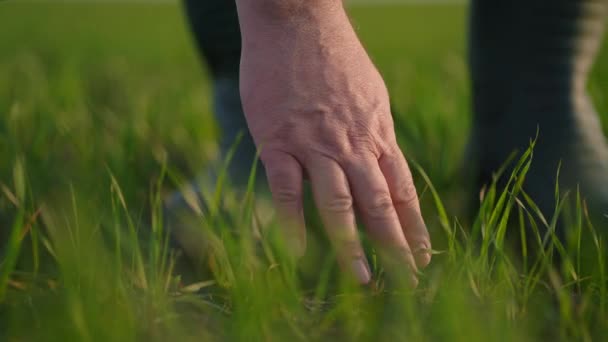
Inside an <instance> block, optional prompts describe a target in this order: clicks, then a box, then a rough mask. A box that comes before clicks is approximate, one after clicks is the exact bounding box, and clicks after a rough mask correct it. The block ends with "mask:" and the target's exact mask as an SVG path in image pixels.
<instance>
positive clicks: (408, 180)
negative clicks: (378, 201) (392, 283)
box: [378, 149, 431, 268]
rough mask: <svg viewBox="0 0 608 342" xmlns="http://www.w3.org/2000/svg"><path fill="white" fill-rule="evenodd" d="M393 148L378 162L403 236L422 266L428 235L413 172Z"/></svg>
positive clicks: (427, 255)
mask: <svg viewBox="0 0 608 342" xmlns="http://www.w3.org/2000/svg"><path fill="white" fill-rule="evenodd" d="M395 150H396V152H395V153H393V154H385V155H384V156H382V157H381V158H380V160H379V161H378V162H379V165H380V169H381V170H382V173H383V175H384V178H385V179H386V182H387V184H388V188H389V190H390V193H391V198H392V200H393V205H394V207H395V210H396V211H397V215H398V216H399V221H400V222H401V227H402V229H403V233H404V235H405V238H406V240H407V242H408V243H409V245H410V246H411V248H412V251H413V252H414V256H415V259H416V263H417V264H418V267H421V268H422V267H425V266H427V265H428V264H429V263H430V261H431V253H430V250H431V239H430V237H429V233H428V231H427V229H426V225H425V224H424V220H423V218H422V215H421V214H420V204H419V202H418V195H417V194H416V187H415V186H414V181H413V180H412V173H411V172H410V169H409V167H408V165H407V162H406V160H405V157H404V156H403V153H401V151H399V150H398V149H395Z"/></svg>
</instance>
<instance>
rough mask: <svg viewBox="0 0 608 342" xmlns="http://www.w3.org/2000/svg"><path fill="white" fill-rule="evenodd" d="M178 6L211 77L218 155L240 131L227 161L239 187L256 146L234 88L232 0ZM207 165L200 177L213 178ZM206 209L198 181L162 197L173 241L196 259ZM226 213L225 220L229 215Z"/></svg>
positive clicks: (236, 48)
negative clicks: (219, 137)
mask: <svg viewBox="0 0 608 342" xmlns="http://www.w3.org/2000/svg"><path fill="white" fill-rule="evenodd" d="M184 8H185V14H186V18H187V19H188V22H189V24H190V27H191V30H192V33H193V37H194V40H195V42H196V45H197V47H198V48H199V51H200V52H201V54H202V57H203V58H204V59H205V61H206V64H207V66H208V71H209V75H210V77H211V82H212V88H213V111H214V115H215V118H216V120H217V122H218V125H219V128H220V130H221V134H222V136H221V139H220V156H221V157H222V159H225V158H226V157H227V156H228V154H229V151H230V150H231V149H232V148H233V146H235V143H236V141H237V137H238V136H239V135H240V134H243V136H242V139H241V140H240V143H238V145H236V150H235V153H234V155H233V157H232V159H231V162H230V165H229V167H228V175H229V178H230V181H231V183H232V184H233V185H235V186H236V187H237V189H241V190H242V189H244V188H245V186H246V184H247V182H248V178H249V174H250V171H251V168H252V166H253V162H254V159H255V155H256V148H255V145H254V143H253V139H252V137H251V135H250V134H249V131H248V129H247V123H246V121H245V117H244V115H243V110H242V108H241V99H240V94H239V64H240V55H241V34H240V29H239V22H238V17H237V11H236V4H235V2H234V0H184ZM210 171H211V172H209V174H207V175H205V178H215V172H214V170H210ZM257 175H258V180H262V179H265V177H264V174H263V172H262V168H261V167H258V170H257ZM260 183H261V182H260ZM205 185H207V184H205ZM210 185H211V187H213V185H214V184H210ZM209 190H210V191H211V192H212V191H213V189H209ZM207 211H208V208H207V206H206V203H205V200H204V198H203V196H202V194H201V192H200V187H199V184H193V185H192V186H189V187H187V188H185V189H182V190H181V191H178V192H175V193H173V194H172V195H171V196H169V198H168V199H167V200H166V202H165V219H166V226H167V228H168V229H169V231H170V232H171V236H172V238H173V239H174V240H173V244H174V245H175V246H176V247H178V246H179V247H181V248H182V249H183V250H184V251H185V252H186V254H187V256H188V257H189V259H190V260H191V261H194V262H196V263H199V262H202V260H204V259H205V256H206V253H207V248H206V240H205V239H204V237H203V236H202V235H201V234H200V232H201V230H200V225H201V224H200V222H201V216H202V217H204V216H206V215H207V214H208V213H207ZM226 216H227V217H226V220H230V217H228V215H226ZM228 222H231V221H228Z"/></svg>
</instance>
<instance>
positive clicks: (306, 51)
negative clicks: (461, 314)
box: [238, 1, 431, 286]
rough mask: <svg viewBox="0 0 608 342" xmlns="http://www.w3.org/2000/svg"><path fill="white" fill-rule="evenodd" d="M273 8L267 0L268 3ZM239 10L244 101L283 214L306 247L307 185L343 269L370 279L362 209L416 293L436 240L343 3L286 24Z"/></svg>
mask: <svg viewBox="0 0 608 342" xmlns="http://www.w3.org/2000/svg"><path fill="white" fill-rule="evenodd" d="M266 2H269V1H266ZM247 3H251V2H247V1H242V2H240V3H238V5H239V15H240V19H241V30H242V33H243V54H242V61H241V96H242V100H243V107H244V111H245V115H246V117H247V122H248V125H249V128H250V130H251V134H252V135H253V137H254V140H255V142H256V145H257V146H258V147H259V148H260V149H261V160H262V163H263V164H264V167H265V168H266V172H267V176H268V181H269V185H270V189H271V192H272V194H273V198H274V201H275V204H276V206H277V210H278V211H279V214H280V215H281V216H282V217H283V218H284V219H287V220H289V222H290V223H291V224H289V225H288V226H289V227H291V228H290V229H294V230H293V231H289V232H287V233H286V235H287V236H289V237H296V240H297V241H298V242H299V244H298V245H299V246H300V247H299V251H300V253H303V250H304V248H305V247H304V246H305V236H306V234H305V223H304V217H303V208H302V180H303V178H305V177H306V178H308V179H309V180H310V182H311V184H312V189H313V193H314V198H315V203H316V205H317V207H318V210H319V212H320V214H321V217H322V220H323V223H324V226H325V228H326V230H327V234H328V236H329V237H330V239H331V241H332V243H333V245H334V247H335V248H336V251H337V255H338V260H339V263H340V265H341V266H342V267H343V268H344V269H345V270H347V271H349V272H352V274H353V275H354V276H355V277H356V279H357V280H358V281H359V282H361V283H364V284H365V283H368V282H369V281H370V280H371V274H370V271H369V267H368V263H367V261H366V260H365V255H364V253H363V250H362V247H361V243H360V241H359V238H358V234H357V227H356V222H355V211H357V213H359V214H360V215H359V217H360V218H361V219H362V221H363V223H364V225H365V227H366V230H367V232H368V234H369V236H370V237H371V238H372V239H373V240H374V241H375V242H376V243H377V244H378V247H379V249H380V250H381V252H383V253H382V254H384V255H385V256H387V257H388V258H391V260H393V261H395V260H396V261H398V262H399V264H398V265H400V266H401V267H402V266H406V267H407V268H408V269H409V271H410V273H408V274H409V279H410V280H411V282H412V283H413V286H415V284H416V283H417V279H416V277H415V273H416V271H417V269H418V268H419V267H425V266H426V265H427V264H428V263H429V262H430V254H429V251H430V248H431V244H430V238H429V235H428V232H427V229H426V226H425V224H424V221H423V219H422V216H421V214H420V207H419V202H418V197H417V194H416V189H415V187H414V184H413V181H412V176H411V173H410V170H409V168H408V165H407V162H406V160H405V158H404V156H403V154H402V153H401V151H400V149H399V147H398V145H397V141H396V137H395V131H394V127H393V121H392V118H391V112H390V105H389V97H388V92H387V89H386V86H385V84H384V81H383V80H382V77H381V76H380V74H379V73H378V71H377V69H376V68H375V67H374V65H373V64H372V62H371V60H370V58H369V57H368V55H367V53H366V52H365V50H364V48H363V47H362V46H361V44H360V42H359V40H358V38H357V37H356V34H355V32H354V30H353V29H352V26H351V25H350V23H349V20H348V18H347V16H346V13H345V11H344V9H343V8H342V5H341V2H336V5H335V6H330V8H323V9H322V10H315V9H314V8H312V7H311V8H306V7H307V6H306V4H302V5H301V6H300V7H299V8H298V10H297V12H296V13H291V14H290V15H287V16H286V18H284V19H285V20H282V19H277V17H274V18H272V19H268V18H265V19H261V18H260V16H259V15H257V16H256V14H252V12H254V11H252V10H251V8H250V6H248V5H247Z"/></svg>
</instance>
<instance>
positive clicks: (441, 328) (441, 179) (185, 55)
mask: <svg viewBox="0 0 608 342" xmlns="http://www.w3.org/2000/svg"><path fill="white" fill-rule="evenodd" d="M351 12H352V16H353V21H354V23H355V25H356V27H357V29H358V31H359V34H360V36H361V38H362V40H363V41H364V43H365V45H366V46H367V47H368V48H369V50H370V53H371V55H372V57H373V59H374V60H375V62H376V63H377V64H378V66H379V68H380V70H381V72H382V73H383V75H384V76H385V78H386V81H387V83H388V85H389V88H390V90H391V94H392V100H393V102H394V106H395V108H396V111H397V112H398V113H402V114H400V115H402V117H401V118H402V120H403V121H405V122H407V125H404V126H399V131H398V132H397V133H398V136H399V140H400V142H401V143H402V147H403V149H404V151H405V152H406V154H407V155H408V157H409V158H411V159H412V160H415V161H416V163H417V164H416V165H419V167H416V170H417V172H415V176H416V181H417V184H418V185H419V189H420V190H421V193H422V201H423V208H424V215H425V218H426V220H427V222H428V224H429V228H430V230H431V233H432V235H433V240H434V242H435V245H434V248H435V249H436V250H437V251H438V253H437V254H436V255H435V256H434V259H433V263H432V264H431V266H430V267H429V268H428V269H427V270H425V272H424V274H423V275H422V276H421V284H420V286H419V288H418V289H417V290H416V291H406V290H403V289H402V288H400V287H398V286H394V284H392V283H390V282H388V280H387V278H385V277H383V276H380V277H378V278H377V279H376V286H375V287H374V288H370V289H360V288H357V287H355V286H353V285H352V284H349V283H348V281H346V280H345V279H342V278H341V277H340V276H339V272H337V270H336V266H335V263H334V261H333V258H332V256H331V253H329V252H328V251H327V244H326V242H325V241H324V239H323V236H322V234H318V233H317V232H318V231H319V230H320V229H319V228H318V224H316V223H315V218H314V213H311V226H313V227H311V246H310V249H309V253H308V254H307V256H306V258H305V259H304V260H302V261H301V262H300V264H299V265H298V267H296V265H295V264H294V263H292V262H291V261H290V260H289V258H287V257H285V256H284V254H285V253H284V251H283V250H282V249H281V244H280V243H277V242H275V239H274V238H273V237H272V236H265V238H264V239H263V240H262V242H256V241H255V240H254V239H253V238H252V237H251V236H250V235H249V233H248V232H249V229H248V228H249V225H250V222H251V221H252V209H253V207H254V206H255V198H254V197H253V196H251V195H248V196H245V197H244V198H243V199H242V201H240V202H238V203H235V204H234V205H231V206H230V207H229V208H228V212H229V215H227V216H226V215H213V216H210V217H206V218H205V219H204V220H200V222H199V223H200V226H201V232H202V233H203V234H204V236H205V238H206V241H208V243H207V245H206V246H205V248H207V249H208V250H209V255H210V256H211V257H210V258H209V260H208V262H207V264H206V265H203V266H201V267H193V266H192V265H187V263H185V262H184V260H183V257H179V256H178V255H175V254H174V253H173V252H171V251H170V250H169V249H168V248H167V241H166V238H165V234H164V232H163V229H162V224H161V223H160V222H162V217H161V216H162V213H161V210H160V202H161V200H162V197H163V196H164V195H165V194H167V193H168V192H169V191H171V190H172V189H175V188H176V187H179V186H180V185H182V184H183V183H184V182H185V181H186V180H187V179H189V178H191V177H194V176H195V175H196V174H197V173H198V172H199V171H200V170H201V169H203V168H204V167H205V165H207V164H208V163H209V162H210V161H212V160H213V159H214V158H215V157H216V154H217V151H216V143H215V141H216V136H217V132H216V129H215V126H214V123H213V120H212V115H211V112H210V99H209V96H208V90H209V84H208V82H207V79H206V77H205V72H204V70H203V68H202V67H201V65H200V62H199V61H198V59H197V57H196V52H195V51H194V49H193V47H192V46H191V42H190V38H189V36H188V33H187V30H186V28H185V24H184V22H183V20H182V17H181V12H180V9H179V7H178V6H176V5H171V4H155V5H145V4H117V3H111V4H69V3H63V4H49V3H46V4H42V3H19V2H16V1H4V2H0V23H2V24H1V25H0V26H1V27H2V29H0V113H2V115H1V116H0V156H2V157H0V187H1V189H0V190H1V191H0V238H1V239H2V240H0V246H2V247H1V249H0V252H1V253H3V254H2V255H3V256H2V259H0V341H4V340H9V341H47V340H48V341H54V340H57V341H72V340H74V341H81V340H82V341H94V340H95V341H96V340H100V341H108V340H112V341H129V340H148V339H150V340H158V341H166V340H199V341H200V340H203V341H206V340H224V339H243V340H277V341H283V340H286V339H294V340H306V339H338V338H342V339H354V340H361V339H362V340H366V339H378V338H381V339H386V340H396V339H409V340H415V341H418V340H448V339H449V340H462V341H476V340H491V341H492V340H518V341H519V340H535V339H549V338H557V339H560V340H570V339H576V340H591V339H600V340H601V339H602V337H603V336H606V334H608V298H607V296H608V278H607V277H608V274H607V272H608V268H607V267H606V259H605V249H606V247H605V246H604V244H605V241H604V240H602V238H601V236H600V235H599V234H596V231H595V229H594V228H593V227H592V226H591V225H590V224H588V222H587V220H586V219H585V211H584V207H582V206H580V205H578V206H575V207H574V208H573V209H572V210H570V212H569V216H570V218H571V220H570V221H571V223H572V224H571V229H569V232H570V233H569V238H568V239H567V241H566V242H565V243H564V244H563V245H562V244H561V243H560V242H558V241H557V240H556V239H554V238H553V236H552V235H551V234H550V233H547V232H550V231H551V228H552V227H554V226H555V220H554V219H552V218H546V220H545V221H546V222H545V223H543V219H541V218H539V215H538V212H537V210H535V207H534V205H533V203H531V202H529V201H528V200H527V198H526V195H525V193H523V192H522V191H521V182H522V179H523V178H524V176H525V173H526V170H527V168H528V167H529V163H530V162H531V157H532V155H531V154H529V153H528V154H525V155H523V156H522V158H521V160H520V161H519V163H518V164H517V166H518V167H517V168H516V170H515V171H514V173H513V174H512V175H510V176H511V182H510V183H509V186H508V188H507V191H504V192H500V191H498V190H497V189H496V188H494V187H490V188H489V189H488V190H487V191H486V196H485V201H484V203H483V205H482V207H481V209H480V212H479V215H478V218H477V220H476V221H474V222H468V223H467V220H466V219H465V216H464V212H463V208H462V205H460V204H461V203H462V202H464V201H463V197H464V196H465V195H464V194H465V193H466V189H465V187H464V186H463V185H462V184H460V183H459V182H458V180H459V178H458V170H459V167H460V165H461V162H462V155H463V150H464V145H465V143H466V139H467V130H468V127H469V119H470V113H469V112H470V111H469V91H468V81H467V73H466V63H465V56H464V53H465V48H464V47H465V24H466V9H465V8H464V7H459V6H456V5H453V6H452V5H450V6H448V5H445V6H419V7H415V6H397V7H378V8H354V9H353V10H352V11H351ZM606 47H608V44H605V48H604V51H603V52H602V55H601V56H600V58H599V59H598V61H599V63H598V65H597V66H596V68H595V70H594V73H593V75H592V79H591V82H590V89H591V92H592V95H593V97H594V99H595V101H596V104H597V106H598V109H599V111H600V113H603V114H604V115H608V97H606V96H605V90H606V89H608V50H607V49H606ZM606 119H608V118H606V117H604V120H603V122H604V124H606V123H607V122H608V120H606ZM507 176H509V175H507ZM576 197H577V196H576V194H571V199H576ZM516 198H517V200H516ZM442 203H445V208H444V204H442ZM560 203H561V202H560ZM579 203H580V201H579ZM524 208H525V209H524ZM510 214H514V215H510ZM509 217H511V218H512V220H511V222H510V223H511V224H508V223H507V218H509ZM521 222H526V224H531V225H533V226H534V225H536V229H532V231H531V233H530V234H531V235H532V236H531V238H530V239H529V240H527V244H526V246H525V248H518V249H515V252H512V251H511V249H510V248H508V246H510V241H509V239H508V238H507V237H509V236H514V237H515V240H517V239H519V236H520V232H519V230H518V229H519V228H517V227H520V226H522V225H523V224H520V223H521ZM512 227H515V230H513V231H512V232H507V230H510V229H512ZM598 228H599V227H598ZM269 231H272V228H270V229H269ZM545 238H546V239H547V240H546V243H543V239H545ZM556 258H560V259H561V260H562V262H561V264H560V265H561V266H560V267H558V268H555V267H554V266H553V265H554V263H553V262H552V260H553V259H556ZM375 267H377V268H378V269H377V270H378V271H381V268H380V266H379V265H375ZM193 268H194V269H196V272H191V269H193ZM393 277H395V275H393ZM396 277H397V278H398V276H396ZM397 280H398V279H397ZM397 283H398V282H397ZM193 284H194V285H193Z"/></svg>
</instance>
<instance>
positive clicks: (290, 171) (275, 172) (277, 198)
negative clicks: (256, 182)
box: [263, 152, 306, 257]
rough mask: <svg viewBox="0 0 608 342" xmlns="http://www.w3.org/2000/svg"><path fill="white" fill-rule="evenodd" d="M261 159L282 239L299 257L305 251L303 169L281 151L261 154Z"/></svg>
mask: <svg viewBox="0 0 608 342" xmlns="http://www.w3.org/2000/svg"><path fill="white" fill-rule="evenodd" d="M263 162H264V168H265V169H266V177H267V178H268V185H269V186H270V192H271V193H272V198H273V202H274V204H275V206H276V209H277V213H278V215H279V220H280V222H281V223H283V225H284V230H283V234H284V239H285V242H286V243H287V244H288V247H290V250H292V251H293V254H294V256H295V257H301V256H303V255H304V252H305V250H306V225H305V222H304V209H303V204H302V203H303V202H302V168H301V166H300V163H298V161H297V160H296V159H295V158H293V157H292V156H291V155H289V154H287V153H282V152H272V153H269V154H266V155H264V156H263Z"/></svg>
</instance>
